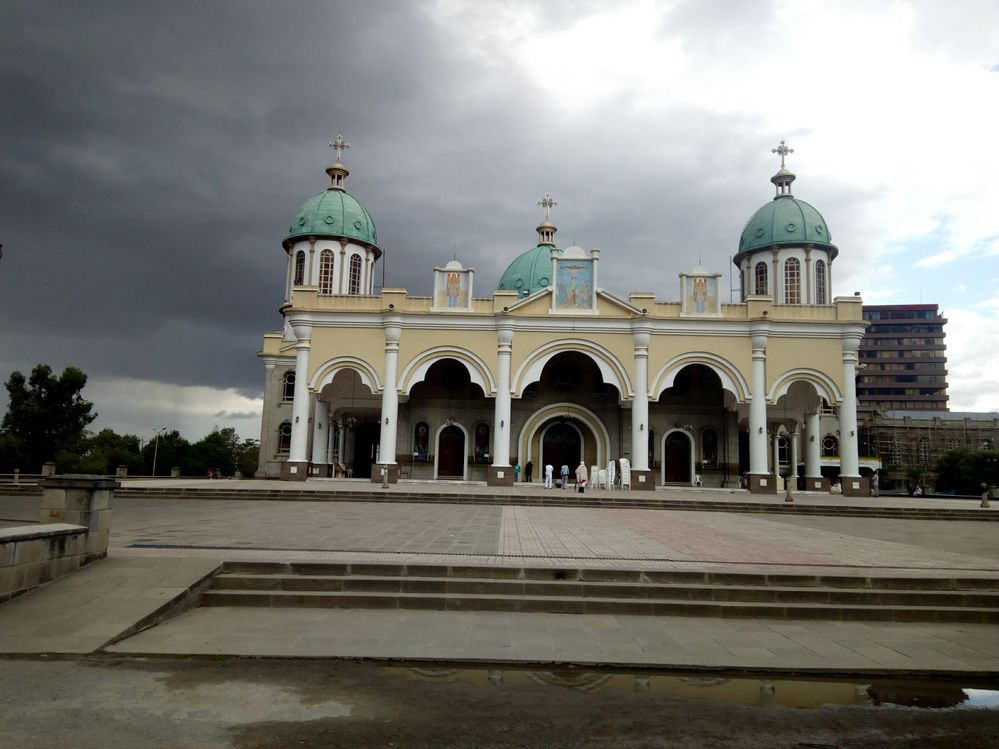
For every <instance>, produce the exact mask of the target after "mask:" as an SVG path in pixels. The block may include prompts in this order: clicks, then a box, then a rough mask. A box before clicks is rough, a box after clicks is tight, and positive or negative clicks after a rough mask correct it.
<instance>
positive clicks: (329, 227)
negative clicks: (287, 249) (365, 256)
mask: <svg viewBox="0 0 999 749" xmlns="http://www.w3.org/2000/svg"><path fill="white" fill-rule="evenodd" d="M302 237H338V238H340V237H342V238H344V239H350V240H354V241H357V242H361V243H363V244H367V245H371V246H373V247H375V248H377V247H378V232H377V231H376V230H375V222H374V220H373V219H372V218H371V214H370V213H368V211H367V210H366V209H365V207H364V206H363V205H361V203H360V201H359V200H357V198H355V197H354V196H353V195H351V194H350V193H348V192H346V191H345V190H338V189H333V188H331V189H329V190H323V191H322V192H321V193H319V194H318V195H313V196H312V197H311V198H309V199H308V200H306V201H305V203H303V204H302V207H301V208H299V209H298V213H296V214H295V218H293V219H292V221H291V226H290V227H289V228H288V236H286V237H285V238H284V243H285V245H288V244H289V243H290V242H291V241H293V240H295V239H299V238H302Z"/></svg>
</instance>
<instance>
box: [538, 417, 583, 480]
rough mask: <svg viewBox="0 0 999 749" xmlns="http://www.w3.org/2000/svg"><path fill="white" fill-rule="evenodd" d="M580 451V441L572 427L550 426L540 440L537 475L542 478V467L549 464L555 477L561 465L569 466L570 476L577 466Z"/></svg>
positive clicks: (564, 425)
mask: <svg viewBox="0 0 999 749" xmlns="http://www.w3.org/2000/svg"><path fill="white" fill-rule="evenodd" d="M582 449H583V445H582V440H581V439H580V438H579V432H578V431H577V430H576V428H575V427H574V426H572V425H570V424H566V423H561V424H552V425H551V426H550V427H548V429H547V430H546V431H545V434H544V437H542V439H541V465H542V468H541V470H540V471H539V472H538V473H539V474H540V475H542V476H543V475H544V468H543V466H545V465H548V464H549V463H551V464H552V466H553V467H554V468H555V475H556V476H558V475H559V469H560V468H561V467H562V466H563V465H566V466H569V473H570V474H571V473H572V472H573V471H575V470H576V466H578V465H579V460H580V457H581V456H582Z"/></svg>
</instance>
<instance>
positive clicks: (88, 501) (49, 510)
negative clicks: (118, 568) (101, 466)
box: [39, 475, 121, 564]
mask: <svg viewBox="0 0 999 749" xmlns="http://www.w3.org/2000/svg"><path fill="white" fill-rule="evenodd" d="M39 483H40V484H41V487H42V512H41V517H40V518H39V520H40V521H41V522H42V523H69V524H71V525H82V526H83V527H85V528H86V529H87V547H86V550H85V551H84V552H83V555H82V556H83V559H82V563H83V564H86V563H87V562H91V561H94V560H95V559H103V558H104V557H106V556H107V554H108V539H109V538H110V536H111V499H112V497H113V496H114V490H115V489H117V488H118V487H120V486H121V484H120V483H119V482H117V481H113V480H112V479H108V478H104V477H103V476H84V475H80V476H73V475H67V476H53V477H51V478H45V479H42V480H41V481H40V482H39Z"/></svg>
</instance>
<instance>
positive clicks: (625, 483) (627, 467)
mask: <svg viewBox="0 0 999 749" xmlns="http://www.w3.org/2000/svg"><path fill="white" fill-rule="evenodd" d="M618 463H620V464H621V488H622V489H624V487H628V488H629V489H630V488H631V461H630V460H628V459H627V458H621V459H620V460H619V461H618Z"/></svg>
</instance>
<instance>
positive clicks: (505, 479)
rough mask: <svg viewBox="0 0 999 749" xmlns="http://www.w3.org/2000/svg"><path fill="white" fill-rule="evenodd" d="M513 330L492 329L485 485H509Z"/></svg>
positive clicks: (510, 476) (510, 484)
mask: <svg viewBox="0 0 999 749" xmlns="http://www.w3.org/2000/svg"><path fill="white" fill-rule="evenodd" d="M512 349H513V329H512V328H506V327H501V328H499V329H498V330H497V331H496V410H495V414H494V416H493V464H492V465H491V466H489V471H488V473H487V474H486V483H488V484H489V486H512V485H513V469H512V468H511V466H510V355H511V352H512Z"/></svg>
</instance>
